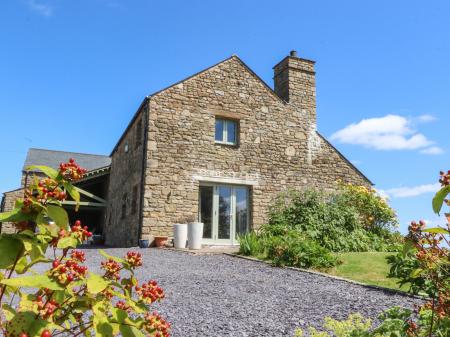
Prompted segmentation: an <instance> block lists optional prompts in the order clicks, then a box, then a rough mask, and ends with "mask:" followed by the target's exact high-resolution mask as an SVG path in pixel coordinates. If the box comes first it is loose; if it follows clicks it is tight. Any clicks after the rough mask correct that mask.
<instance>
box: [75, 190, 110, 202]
mask: <svg viewBox="0 0 450 337" xmlns="http://www.w3.org/2000/svg"><path fill="white" fill-rule="evenodd" d="M75 188H76V189H77V190H78V192H80V194H84V195H85V196H87V197H89V198H91V199H94V200H97V201H100V202H101V203H106V200H105V199H102V198H100V197H97V196H96V195H94V194H92V193H91V192H88V191H85V190H82V189H81V188H78V187H75Z"/></svg>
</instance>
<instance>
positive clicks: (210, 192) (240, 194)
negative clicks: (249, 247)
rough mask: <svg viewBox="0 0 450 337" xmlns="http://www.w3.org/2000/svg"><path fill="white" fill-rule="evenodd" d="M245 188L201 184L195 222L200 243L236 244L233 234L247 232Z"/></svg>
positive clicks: (247, 208)
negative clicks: (199, 230)
mask: <svg viewBox="0 0 450 337" xmlns="http://www.w3.org/2000/svg"><path fill="white" fill-rule="evenodd" d="M248 195H249V193H248V188H247V187H243V186H233V185H212V184H211V185H201V186H200V196H199V219H200V221H201V222H203V224H204V227H203V241H204V243H210V244H214V243H216V244H237V235H238V234H242V233H245V232H247V231H248V227H249V211H248V210H249V198H248Z"/></svg>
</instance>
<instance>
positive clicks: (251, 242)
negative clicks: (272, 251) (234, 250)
mask: <svg viewBox="0 0 450 337" xmlns="http://www.w3.org/2000/svg"><path fill="white" fill-rule="evenodd" d="M238 240H239V254H242V255H246V256H260V255H263V254H264V253H265V251H266V245H265V239H264V238H263V237H262V235H261V234H257V233H256V232H250V233H245V234H242V235H239V237H238Z"/></svg>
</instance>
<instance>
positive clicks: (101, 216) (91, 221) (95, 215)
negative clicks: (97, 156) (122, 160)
mask: <svg viewBox="0 0 450 337" xmlns="http://www.w3.org/2000/svg"><path fill="white" fill-rule="evenodd" d="M108 184H109V167H104V168H100V169H97V170H93V171H90V172H88V173H87V174H86V176H85V177H84V178H83V179H82V180H80V181H78V182H77V183H76V184H75V186H76V187H79V188H80V189H81V190H83V191H84V192H80V207H79V209H78V211H75V202H74V201H71V200H68V201H65V202H64V203H63V205H64V208H65V209H66V211H67V213H68V214H69V221H70V223H71V224H73V223H74V222H75V221H76V220H80V221H81V223H82V225H83V226H88V227H89V230H90V231H91V232H92V233H93V234H94V235H95V237H94V238H99V237H100V236H101V237H103V228H104V223H105V210H106V198H107V194H108Z"/></svg>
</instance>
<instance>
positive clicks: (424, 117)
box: [417, 114, 437, 123]
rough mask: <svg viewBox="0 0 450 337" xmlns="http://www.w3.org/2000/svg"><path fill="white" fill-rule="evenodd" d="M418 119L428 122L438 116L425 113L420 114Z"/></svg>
mask: <svg viewBox="0 0 450 337" xmlns="http://www.w3.org/2000/svg"><path fill="white" fill-rule="evenodd" d="M417 120H418V121H419V122H424V123H426V122H433V121H435V120H437V118H436V117H434V116H432V115H429V114H424V115H420V116H419V117H417Z"/></svg>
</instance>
